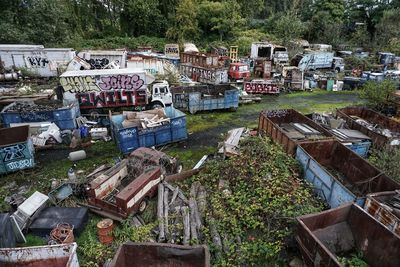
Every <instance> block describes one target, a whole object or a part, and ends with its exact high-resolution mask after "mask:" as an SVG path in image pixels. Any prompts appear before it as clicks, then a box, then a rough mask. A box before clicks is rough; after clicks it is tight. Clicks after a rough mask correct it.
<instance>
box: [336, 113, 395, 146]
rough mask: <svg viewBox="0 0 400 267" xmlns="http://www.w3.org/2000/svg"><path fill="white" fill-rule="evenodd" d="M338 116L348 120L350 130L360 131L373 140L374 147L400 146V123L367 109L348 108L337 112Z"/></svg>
mask: <svg viewBox="0 0 400 267" xmlns="http://www.w3.org/2000/svg"><path fill="white" fill-rule="evenodd" d="M336 115H337V116H338V117H341V118H343V119H345V120H346V123H347V125H348V126H349V127H350V129H353V130H358V131H360V132H362V133H364V134H366V135H368V136H369V137H370V138H371V139H372V145H373V146H374V147H376V148H381V147H383V146H384V145H385V144H393V145H395V144H398V145H400V123H399V122H397V121H395V120H393V119H390V118H389V117H387V116H385V115H382V114H380V113H378V112H376V111H373V110H371V109H368V108H365V107H347V108H341V109H337V110H336Z"/></svg>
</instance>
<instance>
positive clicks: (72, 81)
mask: <svg viewBox="0 0 400 267" xmlns="http://www.w3.org/2000/svg"><path fill="white" fill-rule="evenodd" d="M60 84H61V86H62V87H63V89H64V94H63V97H64V99H67V100H70V99H77V100H78V102H79V107H80V109H81V110H82V113H85V114H88V113H89V114H96V113H97V114H98V113H101V112H102V109H103V108H117V107H131V108H133V109H135V110H145V109H149V108H159V107H166V106H170V105H171V104H172V95H171V92H170V90H169V85H168V82H167V81H156V80H155V78H154V76H152V75H150V74H147V73H146V72H145V71H144V70H142V69H102V70H80V71H66V72H64V73H63V74H62V75H61V76H60ZM84 111H87V112H84Z"/></svg>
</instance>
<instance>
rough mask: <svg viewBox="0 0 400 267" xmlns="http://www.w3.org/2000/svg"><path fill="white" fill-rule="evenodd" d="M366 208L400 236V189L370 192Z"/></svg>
mask: <svg viewBox="0 0 400 267" xmlns="http://www.w3.org/2000/svg"><path fill="white" fill-rule="evenodd" d="M364 209H365V210H366V211H367V212H368V213H369V214H371V215H372V216H374V217H375V219H377V220H378V221H379V222H381V223H382V224H384V225H385V226H386V227H387V228H388V229H389V230H390V231H392V232H394V233H395V234H397V235H398V236H400V191H399V190H397V191H387V192H379V193H373V194H368V195H367V199H366V200H365V205H364Z"/></svg>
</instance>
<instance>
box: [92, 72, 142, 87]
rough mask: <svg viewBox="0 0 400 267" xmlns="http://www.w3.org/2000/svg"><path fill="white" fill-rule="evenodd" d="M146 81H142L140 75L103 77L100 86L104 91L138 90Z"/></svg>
mask: <svg viewBox="0 0 400 267" xmlns="http://www.w3.org/2000/svg"><path fill="white" fill-rule="evenodd" d="M143 84H144V81H143V80H142V79H140V77H139V75H136V74H135V75H132V76H128V75H118V76H108V77H101V78H100V82H99V84H98V86H99V87H100V89H102V90H111V89H126V90H137V89H139V88H141V87H142V86H143Z"/></svg>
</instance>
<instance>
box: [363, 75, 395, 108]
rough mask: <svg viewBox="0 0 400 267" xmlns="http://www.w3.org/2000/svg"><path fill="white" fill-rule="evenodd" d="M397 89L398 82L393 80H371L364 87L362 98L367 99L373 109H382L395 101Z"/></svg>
mask: <svg viewBox="0 0 400 267" xmlns="http://www.w3.org/2000/svg"><path fill="white" fill-rule="evenodd" d="M395 91H396V84H395V83H394V81H392V80H389V79H385V80H383V81H381V82H376V81H369V82H367V83H366V84H365V85H364V86H363V87H362V89H361V91H360V98H362V99H365V100H367V104H368V105H369V106H370V107H372V108H373V109H376V110H382V109H383V108H384V107H385V106H386V105H388V104H389V103H390V102H392V101H393V99H394V95H393V93H394V92H395Z"/></svg>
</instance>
